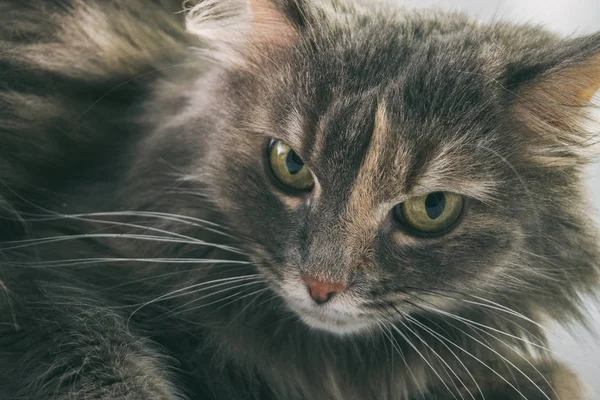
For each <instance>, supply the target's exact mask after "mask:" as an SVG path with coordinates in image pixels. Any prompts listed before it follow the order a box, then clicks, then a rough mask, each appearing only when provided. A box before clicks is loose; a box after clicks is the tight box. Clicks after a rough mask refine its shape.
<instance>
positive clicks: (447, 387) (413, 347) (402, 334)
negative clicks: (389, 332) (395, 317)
mask: <svg viewBox="0 0 600 400" xmlns="http://www.w3.org/2000/svg"><path fill="white" fill-rule="evenodd" d="M390 326H391V327H392V328H394V330H396V332H397V333H398V334H399V335H400V336H401V337H402V339H404V341H405V342H406V343H407V344H408V345H409V346H410V347H411V348H412V349H413V350H414V351H415V352H416V353H417V354H418V355H419V356H420V357H421V359H422V360H423V361H424V362H425V364H427V366H428V367H429V368H430V369H431V371H432V372H433V373H434V374H435V375H436V376H437V377H438V379H439V380H440V381H441V382H442V385H444V387H445V388H446V390H448V392H449V393H450V394H451V395H452V397H453V398H454V400H458V398H457V397H456V396H455V395H454V393H453V392H452V390H450V387H449V386H448V385H447V384H446V381H445V380H444V379H443V378H442V377H441V375H440V374H439V373H438V372H437V370H436V369H435V368H434V367H433V365H431V363H430V362H429V360H427V358H426V357H425V356H424V355H423V353H421V352H420V351H419V349H418V348H417V346H415V345H414V344H413V342H412V341H411V340H410V339H409V338H408V337H407V336H406V335H405V334H404V333H403V332H402V331H401V330H400V329H398V327H397V326H396V325H394V324H393V323H392V324H390Z"/></svg>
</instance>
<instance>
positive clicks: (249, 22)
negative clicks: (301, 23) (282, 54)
mask: <svg viewBox="0 0 600 400" xmlns="http://www.w3.org/2000/svg"><path fill="white" fill-rule="evenodd" d="M192 3H193V4H192ZM184 6H185V13H186V27H187V30H188V32H190V33H191V34H193V35H195V36H196V37H198V38H199V39H200V40H201V41H202V42H203V43H204V44H205V45H206V46H207V47H208V48H209V49H212V50H215V51H216V52H217V54H213V56H216V57H217V58H218V59H219V60H223V59H228V60H230V61H231V60H235V61H240V60H243V59H244V56H245V55H247V52H248V49H250V48H251V49H252V50H255V49H257V48H259V49H260V48H263V49H265V48H269V47H285V46H288V45H290V44H291V42H292V41H293V38H294V36H295V33H296V31H295V29H294V27H293V25H292V23H291V21H289V19H288V18H287V16H286V15H285V12H284V11H283V10H282V7H281V5H279V4H276V3H275V2H274V1H273V0H203V1H199V2H198V1H195V2H192V1H186V2H185V3H184Z"/></svg>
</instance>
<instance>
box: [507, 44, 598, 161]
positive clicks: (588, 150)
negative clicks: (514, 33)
mask: <svg viewBox="0 0 600 400" xmlns="http://www.w3.org/2000/svg"><path fill="white" fill-rule="evenodd" d="M509 70H510V72H509V73H508V74H507V75H508V76H509V79H508V81H507V87H508V89H509V90H510V92H511V93H513V94H514V95H515V97H514V99H513V105H514V108H513V110H514V112H515V115H516V117H517V119H519V120H520V121H521V122H522V123H524V125H525V126H526V127H527V128H528V131H529V134H530V139H531V142H532V143H533V144H534V145H533V146H532V149H533V150H534V152H535V154H536V158H538V159H539V160H540V161H543V162H544V163H545V164H550V165H573V164H574V163H575V164H578V163H580V162H585V161H586V160H589V159H590V157H589V156H590V155H591V156H595V155H596V154H597V153H599V152H600V151H599V148H598V146H597V144H598V142H599V141H600V108H599V106H600V104H598V103H599V102H598V100H600V33H597V34H595V35H590V36H587V37H581V38H575V39H569V40H564V41H562V42H558V43H554V44H553V45H552V46H548V48H547V49H541V50H540V51H539V52H538V53H534V54H531V52H530V53H529V54H528V56H527V57H525V59H521V60H519V61H518V62H517V63H515V65H512V66H511V68H509Z"/></svg>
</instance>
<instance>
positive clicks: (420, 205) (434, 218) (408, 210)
mask: <svg viewBox="0 0 600 400" xmlns="http://www.w3.org/2000/svg"><path fill="white" fill-rule="evenodd" d="M464 203H465V201H464V198H463V197H462V196H460V195H458V194H455V193H450V192H434V193H429V194H428V195H426V196H419V197H414V198H412V199H409V200H407V201H406V202H404V203H402V204H398V205H397V206H396V207H394V216H395V218H396V219H397V220H398V221H399V222H400V223H401V224H403V225H404V226H405V227H406V228H408V229H409V230H410V231H412V232H414V233H417V234H421V235H440V234H444V233H448V232H449V231H450V230H451V229H452V228H453V227H454V226H455V225H456V223H457V222H458V220H459V219H460V217H461V215H462V211H463V207H464Z"/></svg>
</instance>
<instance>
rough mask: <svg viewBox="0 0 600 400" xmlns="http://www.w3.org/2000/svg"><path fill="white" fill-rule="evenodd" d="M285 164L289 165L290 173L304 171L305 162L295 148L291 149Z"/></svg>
mask: <svg viewBox="0 0 600 400" xmlns="http://www.w3.org/2000/svg"><path fill="white" fill-rule="evenodd" d="M285 166H286V167H287V169H288V171H289V172H290V174H292V175H295V174H297V173H298V172H300V171H302V168H304V163H303V162H302V160H301V159H300V157H298V154H296V152H295V151H294V150H290V152H289V153H288V155H287V157H286V158H285Z"/></svg>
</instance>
